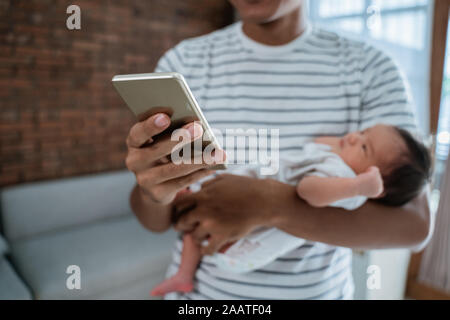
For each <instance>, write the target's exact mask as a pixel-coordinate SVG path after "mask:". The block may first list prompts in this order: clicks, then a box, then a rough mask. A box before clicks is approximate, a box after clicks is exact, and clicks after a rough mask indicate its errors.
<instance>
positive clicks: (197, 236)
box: [190, 224, 209, 245]
mask: <svg viewBox="0 0 450 320" xmlns="http://www.w3.org/2000/svg"><path fill="white" fill-rule="evenodd" d="M190 234H191V236H192V238H193V239H194V241H195V242H196V243H197V244H198V245H201V243H202V242H203V240H206V239H208V237H209V233H208V231H207V230H205V228H203V226H202V225H201V224H200V225H198V226H197V227H196V228H195V229H194V230H193V231H192V232H191V233H190Z"/></svg>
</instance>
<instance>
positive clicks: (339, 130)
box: [156, 22, 416, 299]
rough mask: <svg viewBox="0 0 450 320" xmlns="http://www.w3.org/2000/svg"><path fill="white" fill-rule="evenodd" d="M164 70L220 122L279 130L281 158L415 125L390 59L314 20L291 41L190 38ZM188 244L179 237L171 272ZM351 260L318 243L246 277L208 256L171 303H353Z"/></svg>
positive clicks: (231, 29) (232, 35)
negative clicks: (191, 284)
mask: <svg viewBox="0 0 450 320" xmlns="http://www.w3.org/2000/svg"><path fill="white" fill-rule="evenodd" d="M156 71H157V72H172V71H175V72H179V73H181V74H183V75H184V77H185V78H186V80H187V82H188V84H189V86H190V88H191V90H192V92H193V93H194V95H195V97H196V98H197V100H198V102H199V104H200V106H201V108H202V110H203V112H204V114H205V116H206V118H207V120H208V122H209V124H210V125H211V126H212V127H213V128H217V129H220V130H222V131H225V129H230V128H231V129H238V128H242V129H244V130H246V129H248V128H252V129H259V128H264V129H268V130H270V129H279V141H280V149H279V152H280V155H283V153H284V154H288V153H289V152H290V151H295V150H298V149H301V148H302V145H303V144H304V143H305V142H308V141H311V140H312V139H313V138H314V137H316V136H319V135H343V134H346V133H347V132H351V131H355V130H362V129H365V128H367V127H370V126H373V125H374V124H376V123H386V124H392V125H397V126H400V127H403V128H406V129H415V128H416V122H415V118H414V115H413V112H412V110H413V108H412V106H411V99H410V95H409V94H408V93H407V90H406V82H405V81H404V78H403V76H402V75H401V73H400V72H399V70H398V67H397V66H396V64H395V63H394V62H393V61H392V59H391V58H390V57H388V56H387V55H386V54H384V53H383V52H381V51H380V50H378V49H376V48H374V47H372V46H370V45H367V44H365V43H362V42H358V41H355V40H350V39H347V38H344V37H342V36H339V35H337V34H335V33H332V32H328V31H324V30H322V29H318V28H316V27H312V26H309V27H308V28H307V30H306V31H305V32H304V33H303V34H302V35H301V36H299V37H298V38H296V39H295V40H293V41H291V42H290V43H288V44H286V45H282V46H267V45H263V44H260V43H257V42H255V41H253V40H252V39H250V38H248V37H247V36H246V35H245V34H244V33H243V31H242V23H241V22H237V23H234V24H232V25H230V26H228V27H226V28H223V29H221V30H218V31H215V32H212V33H210V34H207V35H204V36H201V37H196V38H192V39H187V40H184V41H182V42H181V43H179V44H178V45H177V46H175V47H174V48H173V49H171V50H169V51H168V52H167V53H166V54H165V55H164V56H163V57H162V58H161V59H160V61H159V63H158V66H157V68H156ZM350 214H351V213H350ZM181 248H182V242H181V240H180V239H178V241H177V243H176V246H175V250H174V253H173V262H172V264H171V265H170V266H169V269H168V272H167V275H168V276H170V275H172V274H174V273H175V272H176V270H177V268H178V266H179V263H180V252H181ZM351 262H352V252H351V250H350V249H348V248H343V247H336V246H333V245H328V244H324V243H318V242H312V241H307V242H306V243H305V244H304V245H302V246H301V247H299V248H296V249H295V250H293V251H291V252H289V253H287V254H286V255H285V256H283V257H280V258H278V259H277V260H275V261H274V262H272V263H270V264H269V265H267V266H265V267H264V268H262V269H258V270H255V271H253V272H250V273H246V274H235V273H229V272H224V271H222V270H219V269H218V268H216V267H215V265H214V264H213V263H212V261H211V260H210V259H209V257H204V258H203V260H202V262H201V263H200V265H199V268H198V270H197V273H196V277H195V289H194V291H193V292H191V293H188V294H178V293H173V294H169V295H167V296H166V299H351V298H352V296H353V280H352V275H351Z"/></svg>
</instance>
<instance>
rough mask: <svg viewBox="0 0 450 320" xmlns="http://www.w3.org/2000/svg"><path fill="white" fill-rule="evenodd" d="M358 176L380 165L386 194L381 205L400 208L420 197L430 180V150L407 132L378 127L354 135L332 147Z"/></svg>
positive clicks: (393, 128)
mask: <svg viewBox="0 0 450 320" xmlns="http://www.w3.org/2000/svg"><path fill="white" fill-rule="evenodd" d="M332 150H333V152H335V153H337V154H338V155H339V156H340V157H341V158H342V160H344V162H345V163H346V164H347V165H348V166H350V167H351V168H352V169H353V171H355V173H356V174H360V173H363V172H365V171H366V170H367V169H368V168H369V167H371V166H377V167H378V168H379V169H380V172H381V175H382V177H383V184H384V192H383V194H382V195H381V196H380V197H379V198H378V199H377V200H378V201H379V202H381V203H384V204H387V205H393V206H399V205H403V204H405V203H406V202H408V201H409V200H411V199H413V198H414V197H416V196H417V195H418V194H419V193H420V191H421V190H422V187H423V186H424V185H425V183H426V182H427V181H428V180H429V177H430V171H431V159H430V154H429V152H428V150H427V148H426V147H425V146H424V145H423V144H422V143H420V142H418V141H417V140H416V139H414V138H413V137H412V135H411V134H410V133H409V132H408V131H406V130H403V129H400V128H397V127H393V126H387V125H381V124H380V125H376V126H374V127H371V128H368V129H366V130H363V131H359V132H352V133H349V134H347V135H345V136H344V137H342V138H339V139H338V140H336V143H333V145H332Z"/></svg>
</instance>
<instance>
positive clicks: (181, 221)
mask: <svg viewBox="0 0 450 320" xmlns="http://www.w3.org/2000/svg"><path fill="white" fill-rule="evenodd" d="M192 196H195V194H192V195H187V196H185V197H183V200H186V198H191V197H192ZM173 208H174V212H172V220H173V221H174V222H175V225H174V228H175V230H177V231H184V232H191V231H192V230H194V228H195V227H196V226H197V225H198V223H199V219H198V217H197V213H198V212H197V211H198V210H196V209H195V201H194V202H192V201H186V202H183V203H182V204H180V205H178V206H177V207H175V206H174V207H173ZM186 212H189V214H186Z"/></svg>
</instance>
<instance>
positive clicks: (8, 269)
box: [0, 256, 31, 300]
mask: <svg viewBox="0 0 450 320" xmlns="http://www.w3.org/2000/svg"><path fill="white" fill-rule="evenodd" d="M29 299H31V294H30V291H29V290H28V289H27V287H26V286H25V285H24V283H23V282H22V280H20V278H19V277H18V275H17V273H16V272H15V271H14V270H13V268H12V266H11V265H10V264H9V262H8V261H7V260H6V258H5V257H2V256H0V300H29Z"/></svg>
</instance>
